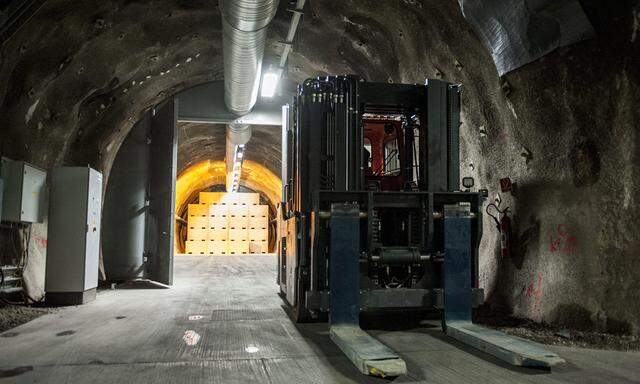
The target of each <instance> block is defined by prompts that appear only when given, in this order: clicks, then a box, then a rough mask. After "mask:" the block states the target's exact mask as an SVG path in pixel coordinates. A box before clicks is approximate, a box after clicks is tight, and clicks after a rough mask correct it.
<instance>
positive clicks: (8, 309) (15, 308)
mask: <svg viewBox="0 0 640 384" xmlns="http://www.w3.org/2000/svg"><path fill="white" fill-rule="evenodd" d="M0 305H1V304H0ZM52 310H53V309H52V308H38V307H25V306H19V305H5V306H0V332H4V331H6V330H9V329H11V328H15V327H17V326H18V325H21V324H24V323H28V322H29V321H31V320H33V319H35V318H38V317H40V316H42V315H45V314H47V313H51V311H52Z"/></svg>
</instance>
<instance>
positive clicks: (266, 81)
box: [260, 70, 280, 98]
mask: <svg viewBox="0 0 640 384" xmlns="http://www.w3.org/2000/svg"><path fill="white" fill-rule="evenodd" d="M279 81H280V72H279V71H273V70H271V71H267V72H265V74H264V76H262V91H261V93H260V95H261V96H262V97H267V98H270V97H273V95H275V94H276V88H277V87H278V82H279Z"/></svg>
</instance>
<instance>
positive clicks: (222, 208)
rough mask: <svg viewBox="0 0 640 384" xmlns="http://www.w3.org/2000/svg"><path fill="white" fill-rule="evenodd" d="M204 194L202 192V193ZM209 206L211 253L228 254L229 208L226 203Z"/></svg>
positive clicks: (209, 248) (209, 250) (209, 249)
mask: <svg viewBox="0 0 640 384" xmlns="http://www.w3.org/2000/svg"><path fill="white" fill-rule="evenodd" d="M201 196H202V194H201ZM208 207H209V247H208V248H207V250H208V253H209V254H210V255H226V254H227V237H228V227H227V223H228V221H229V217H228V216H229V210H228V208H227V205H226V204H211V205H208Z"/></svg>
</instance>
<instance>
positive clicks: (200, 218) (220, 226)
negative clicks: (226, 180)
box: [186, 192, 269, 255]
mask: <svg viewBox="0 0 640 384" xmlns="http://www.w3.org/2000/svg"><path fill="white" fill-rule="evenodd" d="M199 199H200V200H199V202H200V204H190V205H189V211H188V220H187V221H188V223H187V225H188V230H187V237H188V238H187V243H186V252H187V253H189V254H199V255H207V254H208V255H244V254H248V253H265V252H268V240H269V231H268V229H267V228H268V223H269V221H268V220H269V218H268V216H269V209H268V206H266V205H260V195H259V194H257V193H224V192H200V196H199Z"/></svg>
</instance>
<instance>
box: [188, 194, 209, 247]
mask: <svg viewBox="0 0 640 384" xmlns="http://www.w3.org/2000/svg"><path fill="white" fill-rule="evenodd" d="M187 226H188V227H187V242H186V244H185V248H186V250H185V251H186V252H187V253H190V254H194V255H206V254H208V253H209V251H208V250H207V243H208V238H209V207H208V206H206V205H200V204H189V207H188V210H187Z"/></svg>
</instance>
